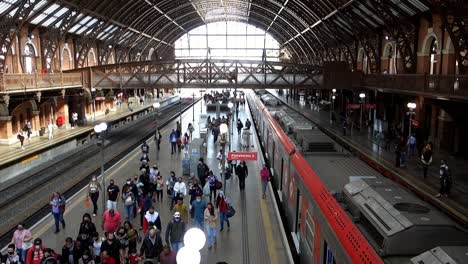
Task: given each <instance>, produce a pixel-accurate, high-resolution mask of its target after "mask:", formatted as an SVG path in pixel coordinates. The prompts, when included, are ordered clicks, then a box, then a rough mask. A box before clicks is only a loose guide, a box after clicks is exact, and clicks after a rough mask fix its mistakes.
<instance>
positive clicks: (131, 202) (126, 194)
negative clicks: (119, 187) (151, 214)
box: [122, 186, 136, 222]
mask: <svg viewBox="0 0 468 264" xmlns="http://www.w3.org/2000/svg"><path fill="white" fill-rule="evenodd" d="M135 189H136V188H135ZM122 200H123V203H124V206H125V213H126V215H127V221H129V222H132V220H133V217H134V215H133V213H134V212H133V210H134V208H135V203H136V197H135V194H134V193H133V192H132V188H131V187H130V186H126V188H125V189H124V190H123V191H122Z"/></svg>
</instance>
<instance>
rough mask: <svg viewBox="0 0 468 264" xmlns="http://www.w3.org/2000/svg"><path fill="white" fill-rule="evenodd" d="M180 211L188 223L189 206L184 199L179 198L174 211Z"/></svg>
mask: <svg viewBox="0 0 468 264" xmlns="http://www.w3.org/2000/svg"><path fill="white" fill-rule="evenodd" d="M175 212H179V213H180V217H181V218H182V220H183V221H184V222H185V223H188V213H189V212H188V208H187V205H185V204H184V199H180V198H179V199H177V203H176V205H175V206H174V213H175Z"/></svg>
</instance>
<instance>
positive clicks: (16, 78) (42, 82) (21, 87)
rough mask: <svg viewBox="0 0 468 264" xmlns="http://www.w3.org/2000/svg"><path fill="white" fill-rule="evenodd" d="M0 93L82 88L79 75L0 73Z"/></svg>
mask: <svg viewBox="0 0 468 264" xmlns="http://www.w3.org/2000/svg"><path fill="white" fill-rule="evenodd" d="M0 80H1V81H0V92H17V91H28V90H41V89H50V88H57V89H62V88H67V87H82V85H83V82H82V79H81V73H78V72H77V73H61V72H60V73H44V74H38V73H35V74H21V73H0Z"/></svg>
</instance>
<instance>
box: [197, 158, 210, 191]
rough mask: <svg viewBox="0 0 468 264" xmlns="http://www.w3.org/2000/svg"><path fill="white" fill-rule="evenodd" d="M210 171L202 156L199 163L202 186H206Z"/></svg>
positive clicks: (198, 172)
mask: <svg viewBox="0 0 468 264" xmlns="http://www.w3.org/2000/svg"><path fill="white" fill-rule="evenodd" d="M209 171H210V169H209V168H208V165H206V163H205V160H204V159H203V158H200V159H199V160H198V165H197V176H198V180H200V184H201V186H202V187H203V186H205V180H206V177H207V176H208V174H209Z"/></svg>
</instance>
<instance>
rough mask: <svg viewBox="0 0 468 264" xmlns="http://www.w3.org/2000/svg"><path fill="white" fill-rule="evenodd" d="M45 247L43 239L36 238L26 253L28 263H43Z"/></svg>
mask: <svg viewBox="0 0 468 264" xmlns="http://www.w3.org/2000/svg"><path fill="white" fill-rule="evenodd" d="M44 249H45V248H44V247H43V245H42V239H40V238H36V239H34V246H33V247H31V248H30V249H29V250H28V253H27V255H26V261H25V262H26V264H41V260H42V258H43V257H44Z"/></svg>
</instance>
